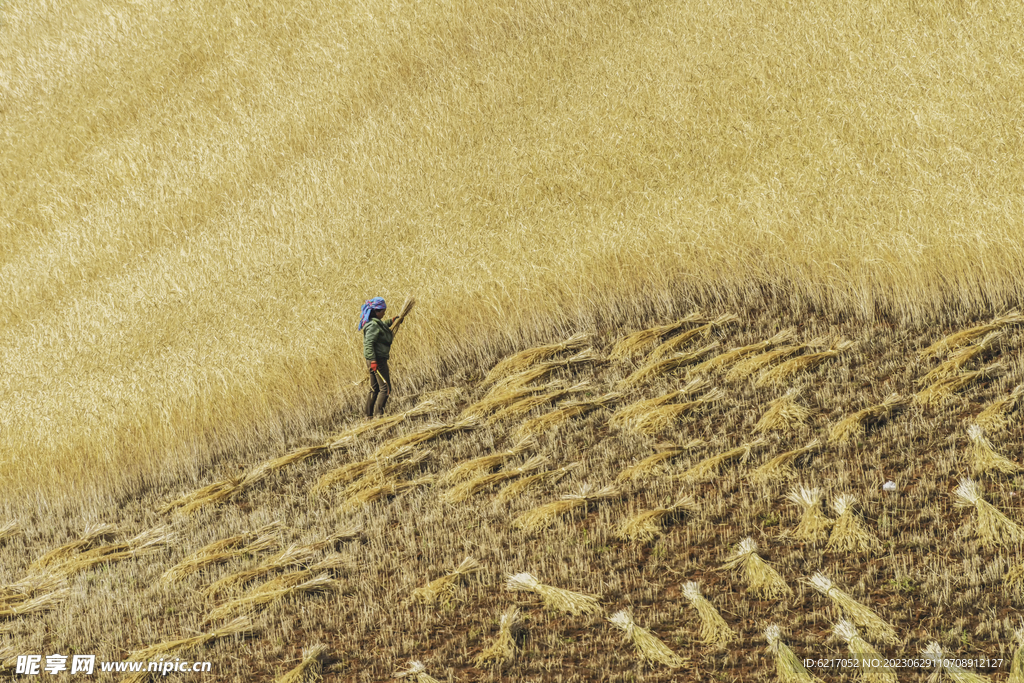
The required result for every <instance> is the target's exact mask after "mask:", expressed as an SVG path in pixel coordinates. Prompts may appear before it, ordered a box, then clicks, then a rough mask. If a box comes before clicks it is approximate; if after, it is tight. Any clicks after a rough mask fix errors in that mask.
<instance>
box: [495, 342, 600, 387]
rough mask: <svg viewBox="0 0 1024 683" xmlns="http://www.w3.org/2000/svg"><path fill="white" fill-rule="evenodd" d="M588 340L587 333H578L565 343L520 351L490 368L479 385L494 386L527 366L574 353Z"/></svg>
mask: <svg viewBox="0 0 1024 683" xmlns="http://www.w3.org/2000/svg"><path fill="white" fill-rule="evenodd" d="M589 340H590V334H589V333H587V332H578V333H576V334H574V335H573V336H571V337H569V338H568V339H566V340H565V341H563V342H558V343H557V344H545V345H543V346H535V347H533V348H532V349H526V350H525V351H520V352H519V353H516V354H514V355H511V356H509V357H508V358H505V359H504V360H502V361H501V362H500V363H498V364H497V365H495V366H494V367H493V368H491V370H490V372H488V373H487V376H486V377H485V378H484V380H483V382H481V384H482V385H483V386H488V385H491V384H494V383H495V382H497V381H498V380H500V379H502V378H503V377H507V376H508V375H512V374H515V373H517V372H521V371H523V370H525V369H526V368H528V367H529V366H531V365H533V364H535V363H539V362H542V361H546V360H548V359H550V358H553V357H554V356H556V355H558V354H559V353H562V352H563V351H575V350H576V349H579V348H582V347H583V346H585V345H586V344H587V342H588V341H589Z"/></svg>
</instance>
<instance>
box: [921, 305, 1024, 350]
mask: <svg viewBox="0 0 1024 683" xmlns="http://www.w3.org/2000/svg"><path fill="white" fill-rule="evenodd" d="M1022 322H1024V315H1021V313H1020V311H1018V310H1017V309H1013V310H1012V311H1009V312H1007V313H1004V314H1003V315H1001V316H998V317H996V318H995V319H993V320H992V322H990V323H987V324H985V325H978V326H977V327H972V328H970V329H966V330H961V331H960V332H957V333H955V334H951V335H949V336H948V337H944V338H943V339H940V340H939V341H937V342H935V343H934V344H932V345H931V346H929V347H928V348H926V349H925V350H923V351H921V352H920V356H921V357H922V358H928V357H929V356H937V355H939V354H942V353H946V352H948V351H953V350H955V349H958V348H960V347H961V346H965V345H967V344H970V343H971V342H972V341H974V340H975V339H979V338H981V337H984V336H985V335H986V334H988V333H990V332H995V331H996V330H999V329H1001V328H1003V327H1006V326H1007V325H1017V324H1020V323H1022Z"/></svg>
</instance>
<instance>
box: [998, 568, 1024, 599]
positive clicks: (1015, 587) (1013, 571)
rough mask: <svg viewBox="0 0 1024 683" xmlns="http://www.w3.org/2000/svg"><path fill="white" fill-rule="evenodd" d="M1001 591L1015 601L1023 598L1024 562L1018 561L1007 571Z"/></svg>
mask: <svg viewBox="0 0 1024 683" xmlns="http://www.w3.org/2000/svg"><path fill="white" fill-rule="evenodd" d="M1003 590H1005V591H1006V592H1007V593H1009V595H1010V596H1011V597H1012V598H1014V599H1015V600H1017V599H1020V598H1021V597H1024V561H1018V562H1017V564H1015V565H1012V566H1011V567H1010V568H1009V569H1008V570H1007V572H1006V576H1005V577H1004V578H1003Z"/></svg>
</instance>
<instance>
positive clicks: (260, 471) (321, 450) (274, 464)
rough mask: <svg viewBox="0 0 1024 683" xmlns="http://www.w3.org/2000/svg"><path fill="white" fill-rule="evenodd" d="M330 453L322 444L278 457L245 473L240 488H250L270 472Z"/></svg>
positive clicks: (328, 446) (325, 445)
mask: <svg viewBox="0 0 1024 683" xmlns="http://www.w3.org/2000/svg"><path fill="white" fill-rule="evenodd" d="M329 451H330V445H329V444H323V445H321V446H309V447H308V448H300V449H299V450H297V451H292V452H291V453H286V454H284V455H282V456H280V457H277V458H274V459H273V460H268V461H266V462H264V463H261V464H260V465H258V466H256V467H254V468H253V469H251V470H249V472H247V473H246V475H245V477H244V478H243V480H242V482H241V486H242V487H248V486H252V485H253V484H255V483H256V482H258V481H261V480H262V479H263V478H264V477H266V476H267V475H268V474H270V473H271V472H275V471H277V470H279V469H282V468H284V467H288V466H289V465H294V464H296V463H300V462H304V461H306V460H309V459H310V458H313V457H318V456H321V455H326V454H327V453H328V452H329Z"/></svg>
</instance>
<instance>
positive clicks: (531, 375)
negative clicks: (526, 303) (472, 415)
mask: <svg viewBox="0 0 1024 683" xmlns="http://www.w3.org/2000/svg"><path fill="white" fill-rule="evenodd" d="M604 360H605V359H604V358H602V357H601V355H600V354H599V353H598V352H597V351H595V350H594V349H592V348H590V349H584V350H583V351H580V352H579V353H577V354H576V355H575V356H569V357H568V358H563V359H559V360H552V361H547V362H545V363H539V364H537V365H535V366H533V367H532V368H528V369H526V370H523V371H522V372H520V373H517V374H515V375H509V376H508V377H505V378H504V379H502V380H501V381H499V382H496V383H495V384H494V386H492V387H491V388H490V389H489V390H488V391H487V394H485V398H497V397H500V396H506V395H507V394H508V393H509V392H510V391H513V390H515V389H519V388H520V387H525V386H526V385H527V384H530V383H531V382H537V381H540V380H542V379H546V378H547V377H548V376H549V375H550V374H551V373H553V372H555V371H556V370H568V369H571V368H576V367H578V366H581V365H590V364H596V363H603V362H604Z"/></svg>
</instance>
